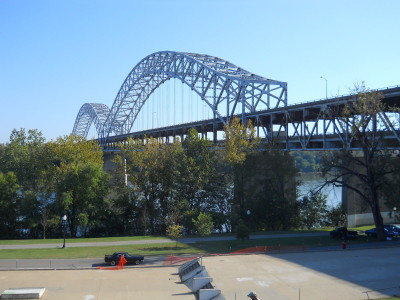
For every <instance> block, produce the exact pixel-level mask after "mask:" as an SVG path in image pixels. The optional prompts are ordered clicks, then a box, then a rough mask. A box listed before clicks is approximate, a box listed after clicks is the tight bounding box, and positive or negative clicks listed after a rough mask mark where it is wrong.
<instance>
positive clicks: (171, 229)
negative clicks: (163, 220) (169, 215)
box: [167, 224, 183, 247]
mask: <svg viewBox="0 0 400 300" xmlns="http://www.w3.org/2000/svg"><path fill="white" fill-rule="evenodd" d="M167 236H169V237H170V238H172V239H174V240H177V239H180V238H182V236H183V226H182V225H178V224H171V225H169V226H168V227H167ZM177 246H178V241H176V244H175V247H177Z"/></svg>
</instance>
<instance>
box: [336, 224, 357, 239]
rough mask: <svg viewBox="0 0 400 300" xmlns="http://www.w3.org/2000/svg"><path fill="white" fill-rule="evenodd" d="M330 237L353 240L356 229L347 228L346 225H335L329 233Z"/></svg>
mask: <svg viewBox="0 0 400 300" xmlns="http://www.w3.org/2000/svg"><path fill="white" fill-rule="evenodd" d="M329 235H330V237H331V238H334V239H344V240H354V239H355V238H356V236H357V235H358V232H357V231H354V230H348V229H347V227H337V228H336V229H334V230H332V231H331V232H330V233H329Z"/></svg>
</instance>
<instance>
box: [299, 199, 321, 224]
mask: <svg viewBox="0 0 400 300" xmlns="http://www.w3.org/2000/svg"><path fill="white" fill-rule="evenodd" d="M326 199H327V196H326V195H324V194H322V193H320V192H317V193H313V192H310V193H309V194H308V195H306V196H304V197H303V198H302V199H300V200H299V211H300V222H301V226H302V227H306V228H307V229H312V228H315V227H322V226H324V225H325V224H326V222H327V217H328V205H327V201H326Z"/></svg>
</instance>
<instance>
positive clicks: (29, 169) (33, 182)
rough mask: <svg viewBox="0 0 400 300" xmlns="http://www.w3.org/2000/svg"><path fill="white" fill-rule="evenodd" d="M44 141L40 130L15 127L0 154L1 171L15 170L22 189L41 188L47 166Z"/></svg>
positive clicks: (36, 190) (33, 189)
mask: <svg viewBox="0 0 400 300" xmlns="http://www.w3.org/2000/svg"><path fill="white" fill-rule="evenodd" d="M44 142H45V139H44V137H43V136H42V133H41V132H40V131H38V130H28V132H26V131H25V129H23V128H22V129H20V130H16V129H14V130H13V131H12V133H11V135H10V142H9V143H7V144H6V145H5V147H4V149H3V153H2V155H1V156H0V171H2V172H10V171H11V172H13V173H14V174H15V175H16V176H17V179H18V183H19V184H20V188H21V189H22V191H34V192H38V191H39V190H40V179H41V175H42V172H43V169H44V168H45V164H44V163H43V158H44V155H43V154H44V153H43V149H44Z"/></svg>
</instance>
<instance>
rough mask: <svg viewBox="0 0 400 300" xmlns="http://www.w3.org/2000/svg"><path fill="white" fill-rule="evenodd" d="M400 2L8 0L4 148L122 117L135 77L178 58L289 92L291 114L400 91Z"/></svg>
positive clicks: (1, 68) (3, 16)
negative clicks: (238, 71)
mask: <svg viewBox="0 0 400 300" xmlns="http://www.w3.org/2000/svg"><path fill="white" fill-rule="evenodd" d="M399 11H400V1H398V0H386V1H376V0H374V1H372V0H352V1H349V0H332V1H331V0H325V1H324V0H320V1H317V0H313V1H311V0H302V1H299V0H291V1H290V0H280V1H276V0H274V1H270V0H247V1H244V0H241V1H237V0H202V1H191V0H142V1H134V0H131V1H124V0H110V1H102V0H68V1H65V0H64V1H58V0H48V1H44V0H35V1H32V0H0V46H1V47H0V104H1V106H0V143H5V142H7V141H8V140H9V136H10V133H11V130H12V129H13V128H17V129H19V128H25V129H38V130H40V131H42V132H43V134H44V136H45V137H46V139H47V140H52V139H55V138H57V137H58V136H63V135H67V134H69V133H71V131H72V127H73V124H74V122H75V118H76V115H77V113H78V111H79V109H80V107H81V106H82V104H84V103H86V102H99V103H104V104H107V105H108V106H109V107H111V106H112V103H113V101H114V98H115V96H116V94H117V92H118V90H119V88H120V86H121V84H122V83H123V81H124V80H125V78H126V76H127V75H128V74H129V72H130V71H131V69H132V68H133V67H134V66H135V65H136V64H137V63H138V62H139V61H140V60H141V59H143V58H144V57H146V56H147V55H149V54H151V53H153V52H157V51H161V50H172V51H182V52H194V53H201V54H209V55H214V56H218V57H220V58H223V59H225V60H228V61H230V62H232V63H234V64H236V65H238V66H240V67H242V68H244V69H246V70H248V71H250V72H253V73H256V74H258V75H261V76H264V77H267V78H271V79H275V80H280V81H285V82H287V83H288V101H289V104H294V103H297V102H303V101H308V100H313V99H320V98H324V97H325V81H324V80H323V79H321V78H320V76H324V77H325V78H326V79H327V81H328V96H334V95H337V94H345V93H347V92H348V91H349V89H350V88H351V87H352V86H353V85H354V83H356V82H361V81H365V83H366V86H368V87H370V88H381V87H386V86H394V85H400V76H399V74H400V54H399V53H400V39H399V36H400V18H399V15H398V14H399Z"/></svg>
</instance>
